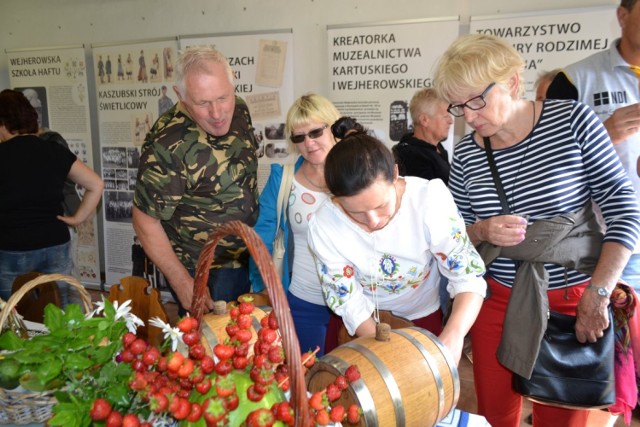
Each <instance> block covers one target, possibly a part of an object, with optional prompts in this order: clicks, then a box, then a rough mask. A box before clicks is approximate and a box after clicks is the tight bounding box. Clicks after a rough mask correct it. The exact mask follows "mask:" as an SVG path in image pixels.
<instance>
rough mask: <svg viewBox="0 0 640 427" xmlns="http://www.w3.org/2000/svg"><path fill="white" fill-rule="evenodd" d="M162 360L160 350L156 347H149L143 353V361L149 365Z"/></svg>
mask: <svg viewBox="0 0 640 427" xmlns="http://www.w3.org/2000/svg"><path fill="white" fill-rule="evenodd" d="M158 360H160V350H158V349H157V348H156V347H149V348H148V349H147V350H145V352H144V353H142V361H143V362H144V364H145V365H147V366H154V365H155V364H156V363H158Z"/></svg>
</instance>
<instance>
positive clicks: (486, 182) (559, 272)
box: [449, 100, 640, 288]
mask: <svg viewBox="0 0 640 427" xmlns="http://www.w3.org/2000/svg"><path fill="white" fill-rule="evenodd" d="M472 135H473V133H472V134H469V135H466V136H465V137H464V138H462V140H461V141H460V142H459V143H458V144H457V145H456V147H455V151H454V155H453V162H452V167H451V176H450V179H449V188H450V190H451V193H452V194H453V198H454V200H455V202H456V204H457V205H458V209H459V211H460V213H461V214H462V216H463V218H464V220H465V223H466V224H467V225H471V224H473V223H475V222H476V220H477V219H479V220H482V219H486V218H489V217H491V216H494V215H500V212H501V205H500V200H499V198H498V193H497V192H496V189H495V185H494V182H493V178H492V176H491V171H490V169H489V164H488V162H487V156H486V153H485V150H484V149H483V148H482V147H480V146H478V144H476V142H475V141H474V140H473V138H472ZM494 157H495V161H496V165H497V168H498V173H499V174H500V179H501V181H502V185H503V187H504V191H505V193H506V196H507V200H508V202H509V206H510V208H511V212H514V213H519V214H527V215H529V216H530V218H529V221H535V220H537V219H547V218H552V217H555V216H557V215H560V214H563V213H567V212H576V211H578V210H579V209H580V208H581V207H582V206H584V205H585V203H587V201H589V199H591V198H592V199H593V200H595V201H596V202H597V204H598V205H599V207H600V209H601V211H602V214H603V217H604V219H605V223H606V225H607V231H606V234H605V237H604V241H608V242H618V243H621V244H623V245H624V246H626V247H628V248H629V249H632V250H633V248H634V247H635V244H636V241H637V240H638V236H639V234H640V210H639V208H638V204H637V201H636V197H635V192H634V189H633V187H632V186H631V183H630V182H629V179H628V178H627V175H626V172H625V171H624V169H623V168H622V166H621V164H620V161H619V160H618V157H617V155H616V152H615V151H614V149H613V145H612V144H611V141H610V139H609V136H608V134H607V131H606V129H605V127H604V126H603V125H602V123H601V122H600V120H599V119H598V118H597V116H596V115H595V114H594V113H593V111H592V110H591V109H590V108H589V107H588V106H586V105H584V104H581V103H578V102H575V101H558V100H546V101H545V102H544V106H543V109H542V114H541V116H540V119H539V121H538V123H537V124H536V126H535V127H534V129H533V131H532V133H531V134H529V135H527V136H526V137H525V138H524V139H523V140H522V141H520V142H519V143H517V144H515V145H513V146H511V147H508V148H505V149H497V150H495V149H494ZM546 268H547V271H548V272H549V277H550V282H549V287H550V288H558V287H560V286H563V285H564V284H565V278H566V280H567V282H566V283H567V284H568V285H575V284H578V283H581V282H584V281H585V280H587V278H588V277H587V276H585V275H583V274H581V273H578V272H577V271H572V270H569V271H568V272H567V276H565V269H564V267H561V266H558V265H554V264H547V265H546ZM515 272H516V270H515V264H514V262H513V261H512V260H509V259H506V258H498V259H496V260H495V261H494V262H493V263H492V264H491V266H490V267H489V269H488V273H489V275H490V276H491V277H493V278H494V279H496V280H497V281H498V282H500V283H502V284H504V285H506V286H510V285H511V284H512V283H513V279H514V277H515Z"/></svg>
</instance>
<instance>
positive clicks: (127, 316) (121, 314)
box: [113, 299, 144, 334]
mask: <svg viewBox="0 0 640 427" xmlns="http://www.w3.org/2000/svg"><path fill="white" fill-rule="evenodd" d="M113 308H114V309H115V310H116V315H115V316H114V317H113V320H118V319H124V321H125V323H126V324H127V329H128V330H129V332H131V333H132V334H135V333H136V329H137V328H138V326H144V322H143V321H142V320H141V319H140V318H139V317H138V316H136V315H135V314H133V313H131V300H130V299H129V300H126V301H125V302H124V303H123V304H122V305H121V306H120V307H118V301H114V303H113Z"/></svg>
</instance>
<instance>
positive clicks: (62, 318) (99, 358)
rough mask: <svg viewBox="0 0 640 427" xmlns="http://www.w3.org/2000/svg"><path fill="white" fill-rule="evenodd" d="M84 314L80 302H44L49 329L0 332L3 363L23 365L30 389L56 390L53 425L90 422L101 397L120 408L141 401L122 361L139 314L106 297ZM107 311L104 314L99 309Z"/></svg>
mask: <svg viewBox="0 0 640 427" xmlns="http://www.w3.org/2000/svg"><path fill="white" fill-rule="evenodd" d="M97 306H98V308H97V309H96V310H95V311H93V312H92V313H89V314H88V315H86V316H85V314H84V313H83V312H82V311H81V309H80V307H79V306H78V305H75V304H71V305H69V306H67V308H66V310H65V311H62V310H61V309H60V308H58V307H56V306H54V305H48V306H47V307H46V308H45V318H44V325H45V326H46V328H47V330H48V333H47V334H46V335H38V336H35V337H33V338H31V339H28V340H24V339H21V338H19V337H18V336H17V335H16V334H15V333H14V332H13V331H6V332H5V333H3V334H2V335H0V350H5V351H3V352H2V353H1V354H0V366H1V365H3V364H5V363H6V364H11V365H12V366H15V365H16V364H17V365H18V370H17V371H18V374H19V384H20V385H21V386H22V387H24V388H25V389H27V390H30V391H46V390H56V391H55V396H56V399H57V401H58V403H57V404H56V405H55V406H54V408H53V411H54V413H55V416H54V417H53V418H52V419H51V420H50V421H49V425H52V426H58V425H59V426H86V425H89V424H90V423H91V420H90V418H89V412H90V410H91V405H92V403H93V401H94V400H95V399H96V398H97V397H105V398H106V399H108V400H109V401H110V402H114V403H115V405H114V406H115V407H116V408H131V407H132V406H133V405H135V404H136V402H135V400H134V399H132V396H133V394H132V393H130V390H129V387H128V379H129V377H130V376H131V374H132V369H131V365H129V364H118V363H116V362H115V360H114V358H115V356H116V355H117V354H118V353H119V352H120V350H121V349H122V336H123V335H124V334H125V332H126V331H127V329H133V330H134V331H135V327H136V325H140V324H142V322H141V321H140V319H138V318H137V317H135V316H134V315H132V314H131V313H129V311H130V307H129V306H128V303H124V304H122V305H121V306H120V307H118V303H117V302H116V303H114V304H112V303H110V302H109V301H106V300H103V301H102V302H100V303H97ZM99 313H102V316H97V314H99Z"/></svg>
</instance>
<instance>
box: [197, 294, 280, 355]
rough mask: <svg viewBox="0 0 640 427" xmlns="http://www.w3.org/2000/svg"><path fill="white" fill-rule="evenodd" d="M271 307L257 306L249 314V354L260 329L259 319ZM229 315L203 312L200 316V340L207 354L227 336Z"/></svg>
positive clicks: (251, 352)
mask: <svg viewBox="0 0 640 427" xmlns="http://www.w3.org/2000/svg"><path fill="white" fill-rule="evenodd" d="M270 311H271V307H267V306H257V307H255V308H254V309H253V313H252V314H251V318H252V319H251V340H249V355H251V354H253V344H254V343H255V342H256V341H257V340H258V331H259V330H260V329H261V326H260V320H261V319H262V318H263V317H265V316H267V315H269V312H270ZM230 319H231V317H230V316H229V313H228V312H227V313H225V314H213V313H209V314H205V315H204V316H202V328H201V330H200V333H201V334H202V338H201V339H200V341H201V342H202V345H204V349H205V351H206V352H207V354H208V355H209V356H212V353H213V347H215V345H216V344H218V343H223V342H225V340H227V339H228V338H229V335H227V331H226V327H227V325H228V324H229V320H230Z"/></svg>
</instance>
